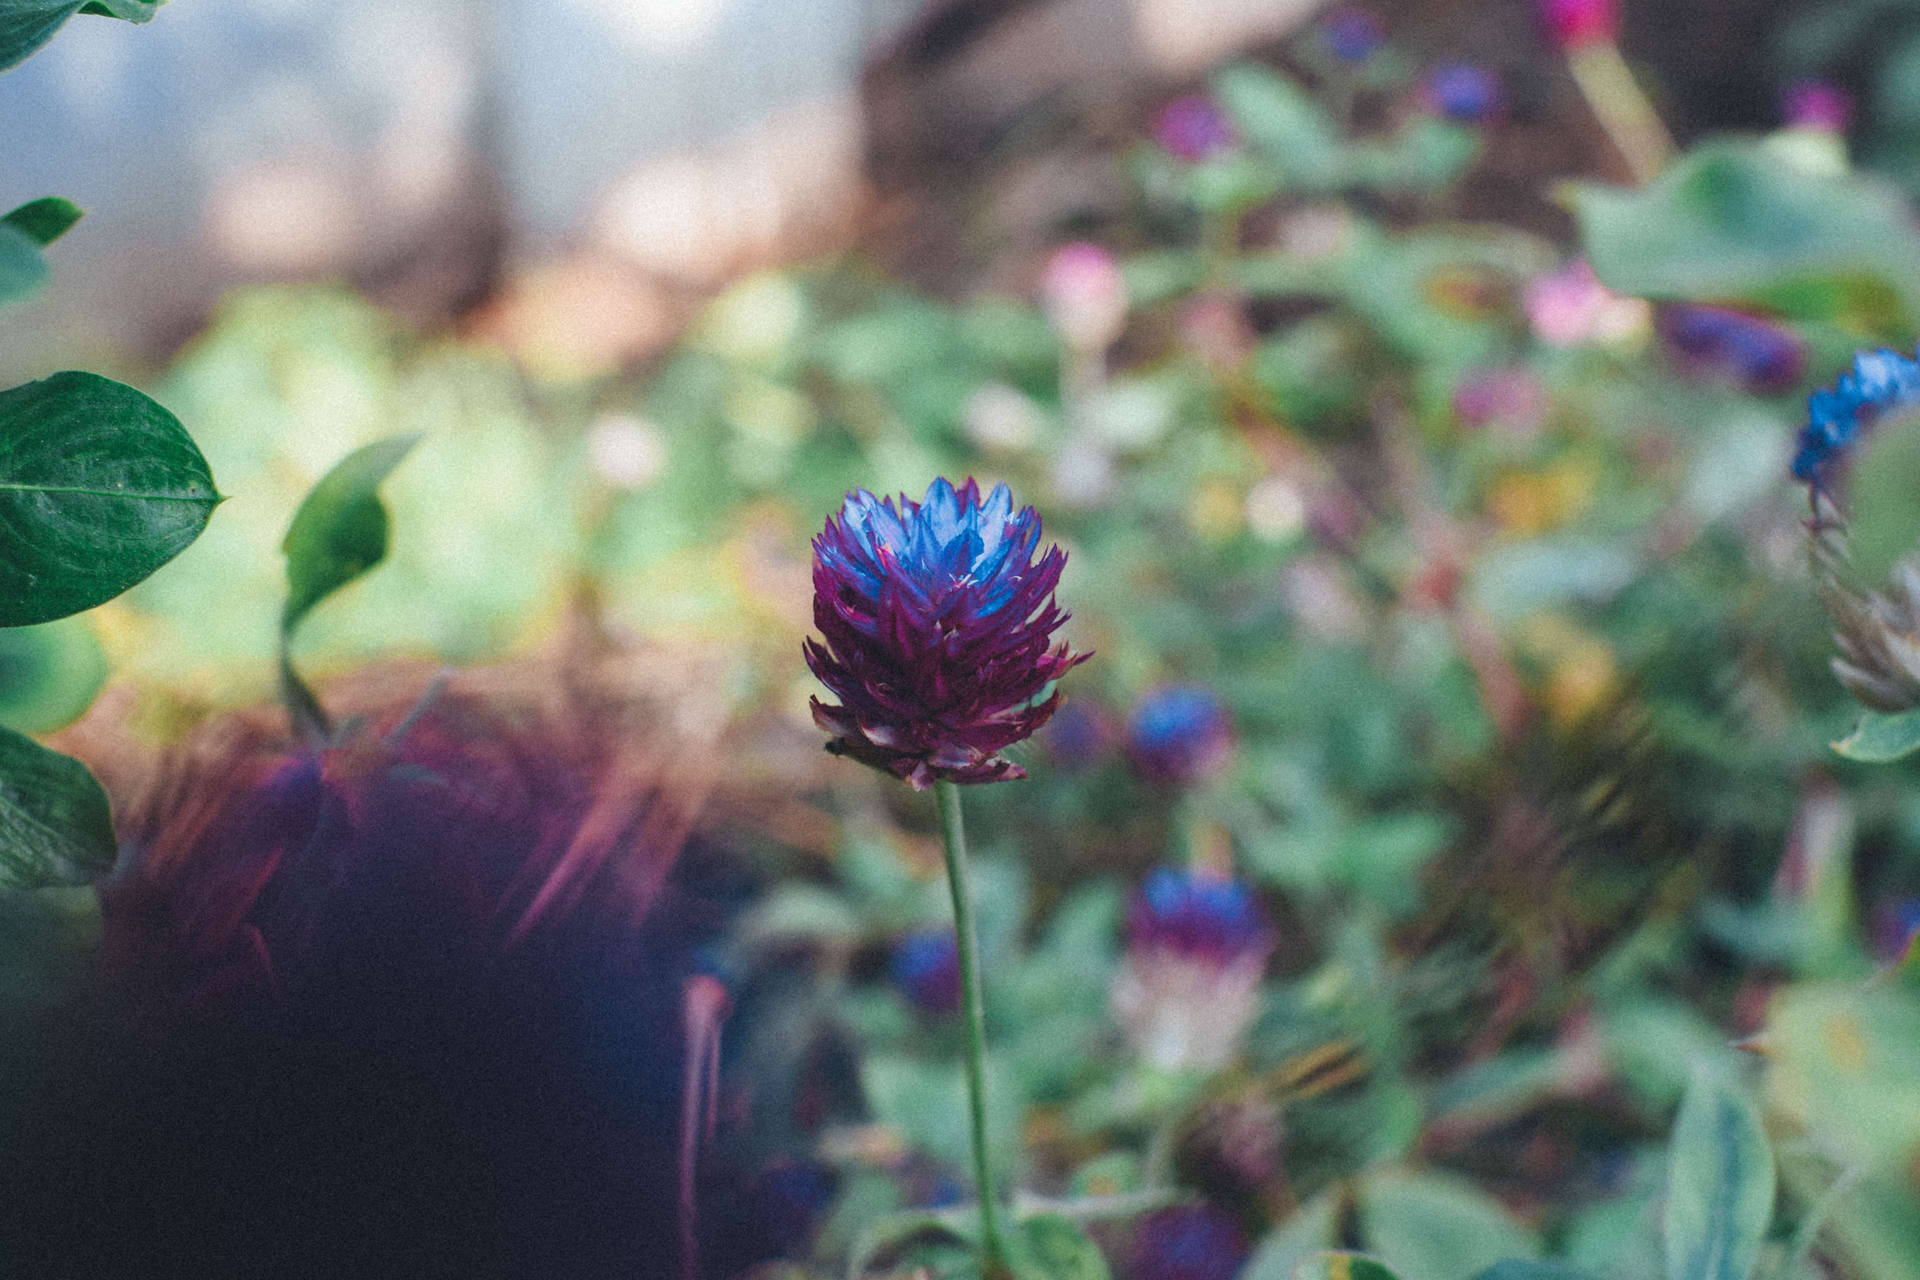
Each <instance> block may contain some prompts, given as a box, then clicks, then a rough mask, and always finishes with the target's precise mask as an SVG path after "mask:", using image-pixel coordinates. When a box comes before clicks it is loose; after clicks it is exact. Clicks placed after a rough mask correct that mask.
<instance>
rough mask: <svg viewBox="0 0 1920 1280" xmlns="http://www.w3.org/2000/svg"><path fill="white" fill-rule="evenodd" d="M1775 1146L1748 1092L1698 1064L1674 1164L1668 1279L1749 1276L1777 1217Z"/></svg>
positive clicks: (1677, 1130)
mask: <svg viewBox="0 0 1920 1280" xmlns="http://www.w3.org/2000/svg"><path fill="white" fill-rule="evenodd" d="M1773 1179H1774V1174H1773V1148H1772V1147H1770V1146H1768V1145H1767V1135H1766V1131H1765V1130H1763V1129H1762V1128H1761V1127H1760V1116H1759V1113H1758V1112H1757V1111H1756V1110H1755V1109H1754V1106H1753V1104H1752V1103H1751V1102H1749V1101H1748V1100H1747V1097H1746V1095H1745V1094H1744V1093H1743V1092H1742V1091H1741V1090H1740V1089H1739V1088H1738V1087H1737V1086H1736V1085H1735V1084H1734V1082H1733V1081H1732V1080H1730V1079H1728V1078H1727V1076H1726V1074H1725V1073H1724V1072H1723V1071H1722V1070H1719V1069H1716V1068H1714V1067H1712V1066H1709V1065H1706V1064H1702V1065H1701V1066H1700V1067H1698V1068H1696V1069H1695V1071H1694V1075H1693V1082H1692V1083H1691V1084H1689V1085H1688V1086H1687V1092H1686V1096H1685V1097H1683V1098H1682V1099H1681V1100H1680V1116H1679V1118H1678V1119H1677V1120H1676V1121H1675V1122H1674V1126H1673V1147H1672V1151H1671V1153H1670V1155H1669V1157H1668V1164H1667V1215H1666V1257H1667V1280H1747V1278H1748V1277H1749V1276H1751V1275H1752V1274H1753V1267H1754V1263H1755V1262H1756V1261H1757V1260H1758V1258H1759V1256H1760V1242H1761V1240H1762V1239H1763V1238H1764V1237H1765V1235H1766V1233H1767V1224H1768V1222H1769V1221H1771V1220H1772V1217H1773Z"/></svg>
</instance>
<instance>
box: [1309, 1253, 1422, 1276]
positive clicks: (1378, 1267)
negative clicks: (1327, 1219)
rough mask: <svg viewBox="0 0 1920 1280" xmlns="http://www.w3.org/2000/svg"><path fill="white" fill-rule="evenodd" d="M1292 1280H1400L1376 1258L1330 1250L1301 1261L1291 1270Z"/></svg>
mask: <svg viewBox="0 0 1920 1280" xmlns="http://www.w3.org/2000/svg"><path fill="white" fill-rule="evenodd" d="M1293 1280H1400V1277H1399V1275H1397V1274H1396V1273H1395V1272H1394V1271H1393V1269H1392V1268H1391V1267H1389V1266H1387V1264H1386V1263H1384V1262H1382V1261H1380V1259H1378V1258H1374V1257H1369V1256H1368V1255H1366V1254H1364V1253H1349V1252H1347V1251H1345V1250H1340V1249H1330V1250H1328V1251H1326V1252H1325V1253H1316V1254H1314V1255H1313V1256H1312V1257H1310V1258H1305V1259H1303V1260H1302V1261H1301V1263H1300V1265H1299V1266H1297V1267H1295V1268H1294V1269H1293Z"/></svg>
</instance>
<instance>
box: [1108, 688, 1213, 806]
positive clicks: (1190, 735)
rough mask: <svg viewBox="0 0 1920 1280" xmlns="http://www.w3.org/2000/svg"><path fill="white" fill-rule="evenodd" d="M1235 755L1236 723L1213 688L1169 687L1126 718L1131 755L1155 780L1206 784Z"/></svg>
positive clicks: (1149, 697) (1147, 698)
mask: <svg viewBox="0 0 1920 1280" xmlns="http://www.w3.org/2000/svg"><path fill="white" fill-rule="evenodd" d="M1232 754H1233V723H1232V721H1231V720H1230V719H1229V718H1228V716H1227V709H1226V707H1225V706H1224V705H1223V704H1222V703H1221V701H1220V699H1219V698H1218V697H1216V696H1215V695H1214V693H1213V691H1212V690H1210V689H1207V688H1205V687H1204V686H1201V685H1196V684H1175V685H1167V686H1165V687H1163V688H1160V689H1156V690H1154V691H1153V692H1151V693H1149V694H1147V695H1146V696H1145V697H1143V698H1141V699H1140V701H1139V702H1138V703H1136V704H1135V705H1134V708H1133V712H1132V714H1130V715H1129V716H1128V717H1127V755H1128V757H1129V758H1130V759H1131V760H1132V761H1133V763H1134V767H1135V768H1137V769H1139V770H1140V772H1141V773H1143V774H1145V775H1146V776H1147V777H1148V778H1151V779H1152V780H1153V781H1155V782H1160V783H1165V784H1167V785H1171V786H1183V785H1189V784H1192V783H1196V782H1204V781H1205V780H1206V779H1208V778H1210V777H1212V776H1213V775H1215V774H1216V773H1218V772H1219V771H1220V769H1221V768H1222V767H1223V766H1224V765H1225V764H1226V762H1227V760H1228V758H1229V757H1230V756H1231V755H1232Z"/></svg>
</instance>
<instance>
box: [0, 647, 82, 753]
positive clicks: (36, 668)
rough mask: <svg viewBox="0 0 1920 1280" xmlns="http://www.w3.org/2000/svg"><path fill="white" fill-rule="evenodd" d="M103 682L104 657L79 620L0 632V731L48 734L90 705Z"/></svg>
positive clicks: (72, 719) (66, 723) (76, 716)
mask: <svg viewBox="0 0 1920 1280" xmlns="http://www.w3.org/2000/svg"><path fill="white" fill-rule="evenodd" d="M106 678H107V655H106V652H105V651H104V650H103V649H101V647H100V641H99V640H98V639H97V638H96V637H95V636H94V634H93V628H92V627H90V626H88V625H87V622H86V619H84V618H62V619H61V620H60V621H58V622H48V623H43V624H42V625H40V626H37V627H6V628H0V726H4V727H6V728H8V729H13V730H15V731H17V732H20V733H52V732H53V731H54V730H55V729H59V728H63V727H65V726H66V725H68V724H71V723H72V722H73V721H74V720H76V719H78V718H79V717H80V714H81V713H82V712H83V711H85V710H86V709H87V708H88V707H89V706H90V705H92V703H93V698H94V695H95V694H97V693H98V692H99V691H100V686H101V684H102V683H103V682H104V681H105V680H106Z"/></svg>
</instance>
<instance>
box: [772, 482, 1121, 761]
mask: <svg viewBox="0 0 1920 1280" xmlns="http://www.w3.org/2000/svg"><path fill="white" fill-rule="evenodd" d="M1039 544H1040V518H1039V516H1038V515H1036V514H1035V513H1034V510H1033V508H1032V507H1025V508H1022V509H1021V510H1020V511H1019V512H1017V513H1016V512H1015V511H1014V509H1013V495H1012V494H1011V493H1010V492H1009V491H1008V490H1007V487H1006V486H1005V485H996V486H995V487H994V489H993V491H992V492H991V493H989V494H988V495H987V496H986V497H985V498H984V499H983V498H982V497H981V496H980V489H979V486H978V485H976V484H975V483H974V482H973V480H971V479H969V480H968V481H967V482H966V483H965V484H964V485H962V486H961V487H960V488H959V489H955V488H954V487H953V485H952V484H950V483H948V482H947V481H946V480H945V479H944V478H943V479H939V480H935V481H934V482H933V484H932V486H931V487H930V488H928V490H927V493H926V497H925V498H924V499H923V500H922V501H920V502H914V501H913V500H912V499H910V498H908V497H907V496H906V495H904V494H902V495H901V496H900V500H899V503H898V505H896V504H895V503H894V501H893V499H890V498H889V499H884V500H883V499H879V498H876V497H874V496H873V495H872V494H871V493H868V492H867V491H866V490H864V489H862V490H857V491H855V492H854V493H851V494H848V495H847V499H846V502H845V504H844V505H843V506H842V507H841V509H840V514H839V515H838V516H833V517H829V518H828V520H827V524H826V528H825V529H824V530H822V531H821V533H820V535H819V536H818V537H816V538H815V539H814V540H813V550H814V562H813V588H814V597H813V621H814V625H815V626H816V627H818V628H819V629H820V634H821V636H822V637H823V638H824V639H823V640H814V639H809V640H808V641H807V642H806V647H805V654H806V660H807V666H808V667H809V668H811V669H812V671H813V673H814V675H816V676H818V677H819V679H820V682H821V683H822V684H824V685H826V686H827V689H828V690H829V691H830V692H831V693H832V694H833V695H834V696H835V697H837V698H838V699H839V702H838V703H837V704H836V703H825V702H822V701H820V699H818V698H815V699H813V703H812V705H813V718H814V722H815V723H816V724H818V725H819V726H820V727H821V728H822V729H825V730H826V731H827V732H828V733H830V734H832V735H833V740H832V741H831V742H829V743H828V744H827V749H828V750H830V751H833V752H835V753H837V754H840V755H846V756H851V757H853V758H854V759H856V760H858V761H860V762H861V763H863V764H868V765H872V766H873V767H874V768H877V769H884V770H886V771H887V772H888V773H891V774H893V775H894V776H895V777H898V778H901V779H904V780H905V781H906V782H907V783H909V784H910V785H912V786H913V787H914V789H916V790H925V789H926V788H927V787H929V786H931V785H932V784H933V783H934V782H935V781H936V780H944V781H949V782H962V783H974V782H996V781H999V780H1001V779H1003V778H1023V777H1025V776H1026V771H1025V770H1023V769H1022V768H1020V767H1019V766H1018V765H1016V764H1014V763H1013V762H1012V761H1011V760H1008V759H1007V758H1006V757H1004V756H1002V755H1001V754H1000V753H1001V752H1002V751H1003V750H1005V749H1006V748H1007V747H1010V746H1012V745H1013V744H1014V743H1016V742H1019V741H1022V740H1023V739H1025V738H1027V737H1028V736H1029V735H1031V734H1032V733H1033V731H1034V730H1036V729H1038V728H1039V727H1040V726H1041V725H1043V724H1045V723H1046V722H1047V719H1048V718H1049V717H1050V716H1052V715H1053V712H1054V709H1055V708H1056V707H1058V706H1059V705H1060V694H1059V692H1058V691H1057V690H1055V689H1053V687H1052V686H1053V683H1054V682H1055V681H1056V680H1058V679H1059V678H1060V677H1061V676H1063V675H1065V674H1066V673H1067V672H1068V671H1069V670H1071V669H1072V668H1073V667H1075V666H1077V665H1079V664H1080V663H1082V662H1085V661H1086V660H1087V658H1088V657H1090V656H1091V655H1090V654H1086V653H1075V652H1073V651H1072V650H1071V649H1069V648H1068V646H1067V645H1066V643H1065V642H1061V643H1060V644H1058V645H1055V644H1054V643H1053V639H1052V637H1053V633H1054V632H1055V631H1056V630H1058V629H1059V627H1060V625H1061V624H1062V623H1064V622H1065V621H1066V620H1067V615H1066V614H1065V613H1063V612H1062V611H1061V609H1060V607H1059V605H1058V604H1057V603H1056V602H1055V600H1054V598H1053V592H1054V588H1055V586H1056V585H1057V584H1058V583H1059V581H1060V571H1061V569H1062V568H1063V567H1064V566H1065V564H1066V559H1067V557H1066V553H1065V552H1063V551H1061V550H1060V548H1058V547H1050V548H1048V550H1047V552H1046V553H1045V554H1044V555H1042V556H1041V557H1040V558H1039V559H1038V560H1037V561H1036V560H1035V559H1034V558H1033V557H1034V552H1035V550H1036V549H1037V548H1038V546H1039Z"/></svg>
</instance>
